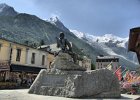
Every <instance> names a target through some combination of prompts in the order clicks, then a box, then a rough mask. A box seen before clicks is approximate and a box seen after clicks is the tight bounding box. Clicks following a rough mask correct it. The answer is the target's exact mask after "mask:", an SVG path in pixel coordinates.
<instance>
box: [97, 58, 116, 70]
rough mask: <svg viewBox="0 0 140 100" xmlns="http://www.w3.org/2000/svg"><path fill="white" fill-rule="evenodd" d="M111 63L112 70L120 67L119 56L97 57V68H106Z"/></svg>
mask: <svg viewBox="0 0 140 100" xmlns="http://www.w3.org/2000/svg"><path fill="white" fill-rule="evenodd" d="M109 64H111V66H112V68H111V69H112V71H115V70H116V69H117V68H118V67H119V58H117V57H113V56H97V57H96V69H101V68H106V67H108V65H109Z"/></svg>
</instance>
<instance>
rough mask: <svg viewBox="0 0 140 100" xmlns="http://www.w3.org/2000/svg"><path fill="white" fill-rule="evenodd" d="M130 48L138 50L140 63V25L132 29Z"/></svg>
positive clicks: (134, 50) (130, 49)
mask: <svg viewBox="0 0 140 100" xmlns="http://www.w3.org/2000/svg"><path fill="white" fill-rule="evenodd" d="M128 50H129V51H133V52H136V54H137V58H138V61H139V63H140V27H136V28H132V29H130V34H129V42H128Z"/></svg>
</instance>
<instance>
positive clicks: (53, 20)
mask: <svg viewBox="0 0 140 100" xmlns="http://www.w3.org/2000/svg"><path fill="white" fill-rule="evenodd" d="M47 22H50V23H51V24H53V25H55V26H56V27H58V28H60V29H61V30H63V31H65V32H70V31H69V29H68V28H66V27H65V26H64V24H63V23H62V22H61V21H60V20H59V19H58V17H56V16H55V17H51V18H50V19H49V20H47Z"/></svg>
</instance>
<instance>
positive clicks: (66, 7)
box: [0, 0, 140, 37]
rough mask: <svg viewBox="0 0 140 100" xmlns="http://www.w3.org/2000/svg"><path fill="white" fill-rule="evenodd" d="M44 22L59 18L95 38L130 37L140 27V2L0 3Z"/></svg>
mask: <svg viewBox="0 0 140 100" xmlns="http://www.w3.org/2000/svg"><path fill="white" fill-rule="evenodd" d="M0 3H7V4H8V5H10V6H13V7H14V8H15V10H16V11H18V12H21V13H29V14H34V15H36V16H38V17H40V18H42V19H49V18H50V17H51V16H57V17H59V19H60V20H61V21H62V22H63V23H64V25H65V26H66V27H68V28H69V29H75V30H78V31H81V32H84V33H89V34H93V35H104V34H114V35H117V36H120V37H128V35H129V29H130V28H133V27H138V26H140V10H139V9H140V0H0Z"/></svg>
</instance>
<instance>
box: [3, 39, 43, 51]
mask: <svg viewBox="0 0 140 100" xmlns="http://www.w3.org/2000/svg"><path fill="white" fill-rule="evenodd" d="M0 40H4V41H8V42H11V43H14V44H18V45H22V46H25V47H27V48H32V49H36V50H39V51H43V50H40V49H37V48H33V47H31V46H28V45H25V44H22V43H18V42H14V41H11V40H8V39H5V38H1V37H0Z"/></svg>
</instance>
